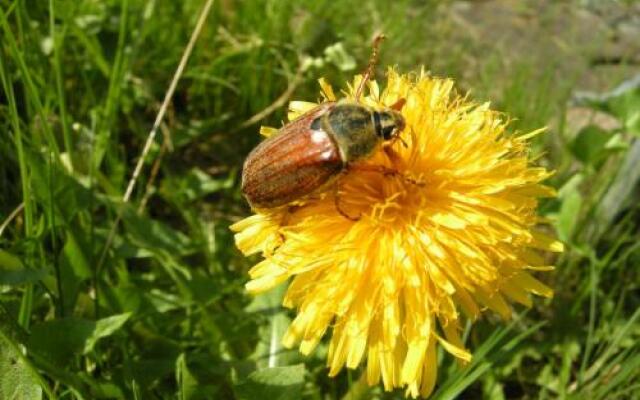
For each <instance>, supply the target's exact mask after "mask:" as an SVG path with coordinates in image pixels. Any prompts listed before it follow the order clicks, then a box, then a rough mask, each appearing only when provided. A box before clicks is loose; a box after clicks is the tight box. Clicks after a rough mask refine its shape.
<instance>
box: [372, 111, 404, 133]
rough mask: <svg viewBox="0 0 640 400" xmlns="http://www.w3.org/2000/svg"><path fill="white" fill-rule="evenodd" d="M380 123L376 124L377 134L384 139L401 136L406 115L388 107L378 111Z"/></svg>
mask: <svg viewBox="0 0 640 400" xmlns="http://www.w3.org/2000/svg"><path fill="white" fill-rule="evenodd" d="M376 114H377V117H378V118H377V119H378V121H379V123H377V124H376V134H377V135H378V137H380V138H381V139H382V140H384V141H388V140H393V139H395V138H397V137H399V135H400V132H402V131H403V130H404V127H405V122H404V117H403V116H402V114H400V113H399V112H398V111H396V110H391V109H386V110H383V111H379V112H377V113H376ZM374 118H375V117H374Z"/></svg>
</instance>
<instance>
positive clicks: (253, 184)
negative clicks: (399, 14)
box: [242, 35, 405, 220]
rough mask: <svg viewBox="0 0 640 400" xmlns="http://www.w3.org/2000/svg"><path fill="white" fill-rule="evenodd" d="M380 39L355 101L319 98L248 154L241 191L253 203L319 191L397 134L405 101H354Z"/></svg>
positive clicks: (271, 203) (272, 203) (273, 203)
mask: <svg viewBox="0 0 640 400" xmlns="http://www.w3.org/2000/svg"><path fill="white" fill-rule="evenodd" d="M382 38H383V36H382V35H379V36H378V37H377V38H376V39H375V41H374V47H373V53H372V57H371V61H370V63H369V67H368V69H367V71H366V72H365V74H364V76H363V78H362V80H361V82H360V85H359V86H358V89H357V90H356V93H355V99H356V101H348V100H342V101H338V102H325V103H321V104H320V105H318V106H317V107H315V108H313V109H311V110H310V111H308V112H306V113H305V114H303V115H301V116H300V117H298V118H297V119H295V120H294V121H291V122H290V123H288V124H286V125H285V126H284V127H282V128H281V129H280V130H279V131H278V132H277V133H276V134H274V135H273V136H271V137H269V138H267V139H266V140H264V141H263V142H262V143H260V144H259V145H258V146H257V147H256V148H254V149H253V151H251V153H250V154H249V155H248V156H247V159H246V160H245V163H244V166H243V169H242V192H243V193H244V195H245V197H246V199H247V201H248V202H249V204H250V205H251V206H252V207H253V208H256V209H261V208H262V209H264V208H274V207H279V206H283V205H286V204H288V203H291V202H293V201H295V200H299V199H302V198H304V197H306V196H308V195H310V194H315V193H318V192H321V191H323V190H324V189H325V188H326V187H327V186H329V185H330V183H332V182H333V181H334V179H335V178H337V177H338V176H339V175H340V174H341V173H342V172H344V171H347V170H348V168H349V167H350V166H351V165H352V164H353V163H354V162H357V161H361V160H365V159H367V158H368V157H370V156H371V155H373V154H374V153H375V151H376V150H377V149H379V148H380V145H381V144H383V143H384V142H390V141H393V140H395V139H398V138H399V136H398V135H399V134H400V133H401V132H402V130H403V129H404V127H405V120H404V118H403V117H402V115H401V114H400V112H399V109H400V108H401V107H402V105H403V104H404V100H402V99H401V100H400V101H398V102H397V103H396V104H395V105H394V106H392V107H390V108H383V109H374V108H372V107H369V106H367V105H364V104H362V103H359V102H358V100H359V97H360V94H361V93H362V90H363V88H364V85H365V83H366V81H367V80H368V79H369V77H370V76H371V74H372V71H373V65H374V64H375V61H376V58H377V47H378V43H379V42H380V40H381V39H382ZM383 172H384V173H389V170H386V171H383ZM391 172H392V173H393V171H391ZM336 208H337V209H338V211H339V212H340V213H341V214H342V215H343V216H345V217H346V218H349V219H352V220H356V219H357V218H353V217H350V216H349V215H347V214H346V213H344V212H343V211H342V210H341V209H340V207H339V204H338V200H337V197H336Z"/></svg>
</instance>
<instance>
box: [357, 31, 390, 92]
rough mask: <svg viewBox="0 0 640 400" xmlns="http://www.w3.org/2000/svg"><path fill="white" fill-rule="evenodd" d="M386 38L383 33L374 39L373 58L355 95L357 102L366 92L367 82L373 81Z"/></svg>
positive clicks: (370, 59)
mask: <svg viewBox="0 0 640 400" xmlns="http://www.w3.org/2000/svg"><path fill="white" fill-rule="evenodd" d="M385 38H386V36H385V35H384V34H383V33H379V34H377V35H376V37H375V38H374V39H373V44H372V50H371V58H369V65H368V66H367V69H366V71H364V74H363V75H362V80H361V81H360V84H359V85H358V89H357V90H356V93H355V99H356V101H360V95H362V91H363V90H364V85H366V83H367V81H369V79H371V76H372V75H373V72H374V71H373V70H374V69H375V67H376V64H377V63H378V56H379V49H380V43H381V42H382V41H383V40H384V39H385Z"/></svg>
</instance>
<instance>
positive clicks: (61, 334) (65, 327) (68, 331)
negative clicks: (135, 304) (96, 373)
mask: <svg viewBox="0 0 640 400" xmlns="http://www.w3.org/2000/svg"><path fill="white" fill-rule="evenodd" d="M129 316H130V314H129V313H126V314H120V315H114V316H112V317H107V318H103V319H100V320H98V321H90V320H86V319H79V318H65V319H56V320H52V321H47V322H44V323H41V324H38V325H35V326H34V327H33V329H32V331H31V336H30V337H29V342H28V343H29V345H28V347H29V348H30V349H33V350H35V351H37V352H38V353H39V354H42V355H43V356H44V357H46V358H48V359H50V360H51V361H52V362H54V363H58V364H65V363H68V362H69V360H70V358H71V357H73V356H74V355H80V354H86V353H88V352H90V351H91V350H93V348H94V346H95V344H96V342H98V341H99V340H100V339H102V338H104V337H107V336H110V335H112V334H113V333H114V332H116V331H117V330H118V329H120V328H121V327H122V325H123V324H124V323H125V322H126V321H127V319H128V318H129Z"/></svg>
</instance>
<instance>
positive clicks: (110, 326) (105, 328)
mask: <svg viewBox="0 0 640 400" xmlns="http://www.w3.org/2000/svg"><path fill="white" fill-rule="evenodd" d="M129 317H131V313H124V314H118V315H113V316H111V317H107V318H103V319H99V320H98V321H96V322H95V329H94V330H93V332H92V334H91V336H89V337H88V338H87V341H86V343H85V345H84V353H85V354H86V353H89V352H90V351H92V350H93V348H94V346H95V345H96V343H97V342H98V340H100V339H102V338H105V337H107V336H111V335H112V334H113V333H114V332H116V331H117V330H118V329H120V328H122V326H123V325H124V324H125V322H127V320H128V319H129Z"/></svg>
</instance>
